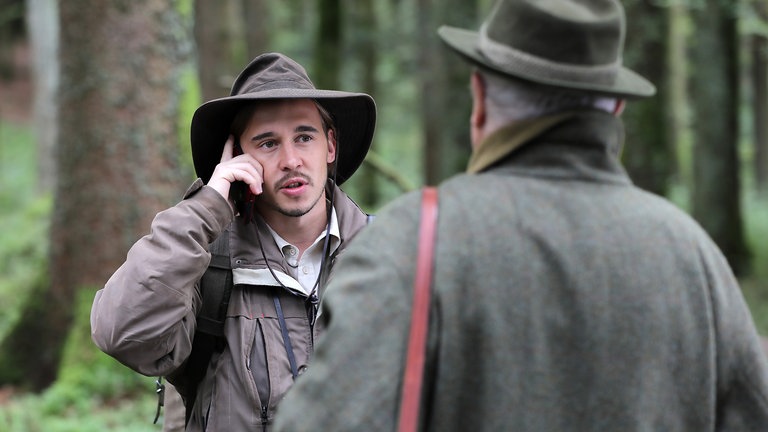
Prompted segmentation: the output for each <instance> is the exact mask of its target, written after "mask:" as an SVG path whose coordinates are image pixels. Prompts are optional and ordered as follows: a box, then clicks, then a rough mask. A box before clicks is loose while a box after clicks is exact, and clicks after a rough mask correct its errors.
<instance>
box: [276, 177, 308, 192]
mask: <svg viewBox="0 0 768 432" xmlns="http://www.w3.org/2000/svg"><path fill="white" fill-rule="evenodd" d="M307 184H309V180H308V179H306V178H304V176H297V175H295V174H294V175H293V176H290V177H289V178H286V179H285V180H283V181H282V182H280V187H279V189H283V190H289V191H290V190H295V189H299V188H301V187H303V186H306V185H307Z"/></svg>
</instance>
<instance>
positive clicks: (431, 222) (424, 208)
mask: <svg viewBox="0 0 768 432" xmlns="http://www.w3.org/2000/svg"><path fill="white" fill-rule="evenodd" d="M436 228H437V188H435V187H426V188H424V190H423V192H422V200H421V224H420V226H419V245H418V252H417V253H418V256H417V258H416V275H415V277H414V281H413V311H412V313H411V330H410V334H409V336H408V352H407V356H406V365H405V372H404V374H403V388H402V393H401V397H400V420H399V422H398V431H399V432H415V431H416V430H417V426H418V421H419V405H420V402H421V387H422V381H423V376H424V363H425V358H426V348H427V330H428V329H429V302H430V300H429V297H430V286H431V285H432V265H433V264H432V262H433V259H434V258H433V256H434V246H435V231H436Z"/></svg>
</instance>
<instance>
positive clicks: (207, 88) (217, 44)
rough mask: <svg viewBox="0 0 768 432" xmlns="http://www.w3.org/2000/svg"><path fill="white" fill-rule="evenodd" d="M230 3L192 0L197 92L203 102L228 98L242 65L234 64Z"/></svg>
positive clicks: (234, 31) (238, 62) (233, 39)
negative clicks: (199, 93)
mask: <svg viewBox="0 0 768 432" xmlns="http://www.w3.org/2000/svg"><path fill="white" fill-rule="evenodd" d="M232 7H234V5H233V4H232V0H223V1H210V0H195V17H196V18H195V43H196V44H197V55H198V60H197V61H198V64H197V68H198V76H199V80H200V92H201V96H202V98H203V100H204V101H209V100H211V99H217V98H220V97H224V96H227V95H229V90H230V87H231V86H232V83H233V82H234V80H235V76H236V75H237V73H238V72H239V71H240V69H242V67H243V66H245V65H244V64H242V63H243V62H242V61H234V60H233V51H235V48H234V44H235V43H236V39H237V38H236V37H235V36H234V35H235V34H237V28H238V26H237V25H235V22H234V20H233V19H232V15H233V14H232V13H231V9H232Z"/></svg>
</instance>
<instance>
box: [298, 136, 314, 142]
mask: <svg viewBox="0 0 768 432" xmlns="http://www.w3.org/2000/svg"><path fill="white" fill-rule="evenodd" d="M310 141H312V136H311V135H299V136H298V137H296V142H310Z"/></svg>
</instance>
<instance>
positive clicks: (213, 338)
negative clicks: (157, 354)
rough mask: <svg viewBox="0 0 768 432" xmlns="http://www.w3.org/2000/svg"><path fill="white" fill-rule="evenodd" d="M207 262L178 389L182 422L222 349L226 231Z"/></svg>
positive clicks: (228, 285) (227, 289) (228, 281)
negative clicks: (182, 415)
mask: <svg viewBox="0 0 768 432" xmlns="http://www.w3.org/2000/svg"><path fill="white" fill-rule="evenodd" d="M209 250H210V252H211V263H210V264H209V265H208V268H207V269H206V271H205V273H204V274H203V277H202V278H201V279H200V295H201V296H202V305H201V307H200V310H199V311H198V313H197V330H196V332H195V339H194V341H193V342H192V352H191V353H190V354H189V358H188V359H187V363H186V365H185V367H184V378H185V379H184V382H185V385H184V388H183V392H182V390H179V393H181V395H182V397H183V399H184V405H185V406H186V411H187V412H186V422H189V418H190V416H191V415H192V407H193V405H194V404H195V399H196V397H197V386H198V384H200V382H201V381H202V380H203V377H204V376H205V372H206V370H207V369H208V363H210V361H211V357H212V356H213V353H214V351H221V350H222V349H224V345H225V344H226V339H224V321H225V319H226V317H227V307H228V306H229V297H230V295H231V294H232V265H231V264H230V257H229V231H224V233H222V235H220V236H219V238H217V239H216V240H215V241H214V242H213V243H211V245H210V249H209Z"/></svg>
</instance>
